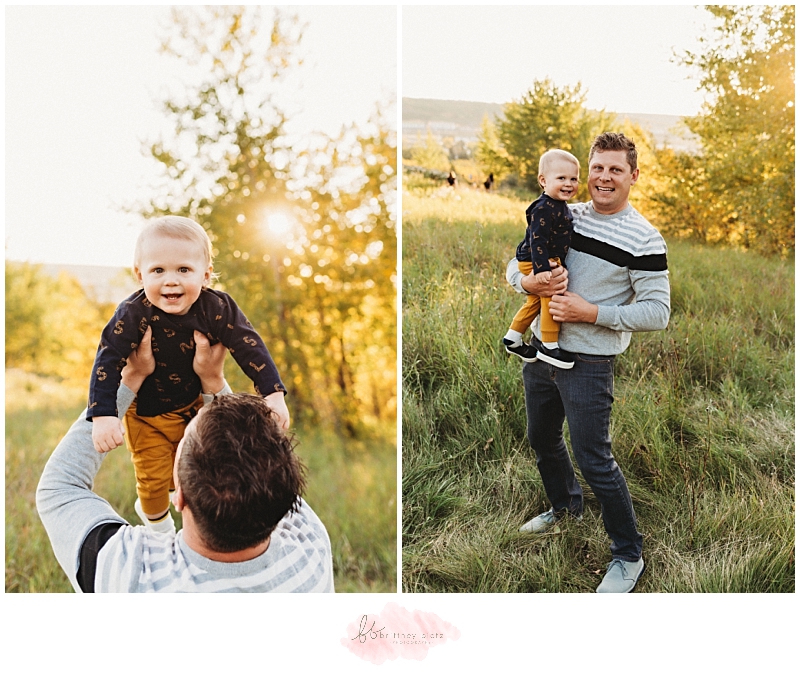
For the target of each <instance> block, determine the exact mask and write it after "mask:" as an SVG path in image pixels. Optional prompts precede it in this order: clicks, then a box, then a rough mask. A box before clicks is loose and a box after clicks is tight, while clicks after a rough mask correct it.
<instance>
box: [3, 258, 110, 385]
mask: <svg viewBox="0 0 800 678" xmlns="http://www.w3.org/2000/svg"><path fill="white" fill-rule="evenodd" d="M5 294H6V296H5V300H6V333H5V346H6V353H5V358H6V366H7V367H18V368H20V369H24V370H26V371H29V372H33V373H36V374H40V375H43V376H53V377H57V378H59V379H62V380H66V381H68V382H70V383H72V384H85V385H86V387H87V389H88V386H89V374H90V372H91V369H92V364H93V362H94V356H95V352H96V350H97V343H98V341H99V339H100V332H101V331H102V329H103V327H104V325H105V317H106V314H107V313H108V312H109V310H110V309H109V308H105V307H102V306H101V305H98V304H96V303H94V302H93V301H91V300H90V299H89V298H88V297H87V296H86V294H85V292H84V291H83V288H82V287H81V286H80V284H79V283H78V282H77V281H76V280H75V279H74V278H72V277H70V276H68V275H67V274H65V273H62V274H61V275H60V276H59V277H58V279H55V278H52V277H50V276H48V275H46V274H44V273H42V271H41V268H40V267H39V266H36V265H32V264H27V263H17V262H12V261H6V288H5Z"/></svg>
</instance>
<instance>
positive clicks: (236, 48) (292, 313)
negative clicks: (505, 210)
mask: <svg viewBox="0 0 800 678" xmlns="http://www.w3.org/2000/svg"><path fill="white" fill-rule="evenodd" d="M173 23H174V26H173V28H172V30H171V32H170V34H169V36H168V37H167V38H166V40H165V41H164V51H165V52H166V53H167V54H169V55H172V56H175V57H179V58H182V59H184V60H187V61H188V63H190V64H192V65H194V66H196V67H197V70H198V72H199V73H201V74H202V75H201V77H200V80H199V82H197V83H196V84H193V85H190V86H188V87H187V89H186V93H185V94H184V96H183V97H181V98H176V97H171V98H169V99H167V100H166V101H164V104H163V106H164V113H165V115H166V117H167V119H168V121H169V122H170V123H171V126H172V129H173V130H174V132H173V134H171V135H170V136H169V137H167V139H161V140H159V141H158V142H157V143H155V144H152V145H151V146H150V147H149V148H148V149H147V150H148V152H149V154H150V155H151V156H152V157H153V158H155V159H156V160H157V161H158V162H159V163H160V165H161V167H162V168H163V176H164V180H165V181H164V184H163V186H161V187H160V189H159V191H158V194H157V196H156V197H155V198H153V200H152V201H151V202H150V203H149V204H148V205H145V206H143V207H142V208H141V212H142V213H143V214H144V215H145V216H155V215H158V214H163V213H165V212H171V213H176V214H183V215H186V216H189V217H191V218H194V219H196V220H197V221H198V222H199V223H201V224H202V225H203V226H204V228H206V230H207V231H208V233H209V235H210V237H211V239H212V243H213V246H214V256H215V268H216V269H217V270H218V271H219V272H220V279H219V281H218V283H217V287H219V288H221V289H224V290H226V291H228V292H229V293H231V294H232V295H233V296H234V297H235V298H236V299H237V301H238V303H239V304H240V305H241V306H242V308H243V309H244V311H245V313H247V315H248V317H249V319H250V320H251V322H252V323H253V325H254V327H255V328H256V329H257V330H258V331H259V333H260V334H261V335H262V336H263V337H264V340H265V341H266V343H267V345H268V347H269V349H270V351H271V352H272V354H273V357H274V358H275V361H276V363H277V365H278V368H279V370H280V371H281V375H282V377H283V379H284V382H285V383H286V384H287V387H288V389H289V397H290V408H291V411H292V415H293V417H294V418H295V419H296V420H297V421H298V422H306V423H320V422H324V423H326V424H329V425H332V426H333V427H335V428H337V429H340V430H342V431H343V432H346V433H349V434H351V435H356V434H358V432H359V426H360V425H361V423H363V422H365V421H370V420H376V419H389V420H391V419H392V418H393V417H394V413H393V409H392V407H393V406H392V405H391V403H393V402H394V399H395V398H396V390H395V389H396V386H395V382H396V375H395V373H394V372H395V368H394V365H395V361H396V358H395V353H396V349H395V345H396V341H395V323H396V311H395V307H394V303H395V301H394V299H395V296H396V293H395V280H394V276H395V270H396V235H395V223H396V207H395V193H396V177H395V175H396V166H397V165H396V141H395V139H394V135H393V134H392V133H390V132H389V131H388V130H387V123H386V121H385V120H384V119H383V118H382V117H381V116H380V115H379V114H378V115H376V118H375V120H374V121H373V123H372V124H371V125H368V126H367V127H368V129H365V130H359V129H344V130H343V131H342V133H341V135H340V136H339V137H338V138H336V139H323V140H322V141H318V142H317V143H315V144H313V145H312V147H311V148H310V149H308V150H298V147H299V145H298V144H294V143H293V142H292V141H291V140H290V139H289V138H288V137H287V135H286V133H285V131H284V124H285V122H286V117H285V115H284V113H283V112H282V110H281V109H280V108H279V107H278V106H277V105H276V104H275V97H274V94H275V92H276V91H277V90H278V88H279V87H280V86H281V83H282V80H283V78H284V76H285V74H286V73H288V71H289V70H290V69H291V68H292V67H293V66H295V65H297V64H299V62H300V59H299V57H298V56H297V54H298V50H299V45H300V41H301V39H302V26H300V25H299V23H298V22H297V20H296V18H293V17H289V16H286V15H284V14H283V13H281V12H277V11H276V12H275V13H274V14H273V16H272V19H271V21H266V20H265V18H264V16H263V13H262V11H261V10H260V9H259V8H257V7H247V8H238V7H229V6H225V7H218V8H202V9H192V10H175V11H174V13H173ZM265 23H267V24H268V25H269V26H270V30H266V31H265V30H264V25H265ZM319 138H320V139H322V137H321V135H320V137H319ZM371 360H375V361H377V365H376V364H374V363H371ZM389 372H390V374H389ZM226 373H227V375H228V376H229V379H230V380H231V382H232V385H234V386H236V387H237V388H240V389H241V388H248V387H249V385H248V384H247V381H246V378H245V377H244V376H243V375H241V374H240V371H239V370H238V368H236V367H235V366H231V367H230V368H229V369H228V370H227V372H226ZM376 403H377V405H376Z"/></svg>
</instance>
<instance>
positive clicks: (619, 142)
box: [589, 132, 639, 172]
mask: <svg viewBox="0 0 800 678" xmlns="http://www.w3.org/2000/svg"><path fill="white" fill-rule="evenodd" d="M597 151H625V155H626V156H627V157H626V160H627V161H628V164H629V165H630V166H631V172H635V171H636V168H637V167H638V161H639V154H638V153H637V152H636V144H634V143H633V141H631V140H630V139H628V137H626V136H625V135H624V134H621V133H619V132H603V133H602V134H599V135H598V136H597V137H596V138H595V140H594V142H592V147H591V148H590V149H589V165H591V164H592V156H593V155H594V154H595V153H596V152H597Z"/></svg>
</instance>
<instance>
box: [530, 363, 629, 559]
mask: <svg viewBox="0 0 800 678" xmlns="http://www.w3.org/2000/svg"><path fill="white" fill-rule="evenodd" d="M522 381H523V383H524V385H525V410H526V413H527V416H528V441H529V442H530V445H531V447H532V448H533V450H534V451H535V452H536V464H537V466H538V467H539V473H540V474H541V476H542V481H543V483H544V490H545V492H546V494H547V498H548V499H549V500H550V503H551V504H552V506H553V510H554V511H555V512H556V513H560V512H564V511H568V512H570V513H572V514H573V515H576V516H579V515H581V514H582V513H583V492H582V491H581V487H580V485H579V484H578V480H577V478H576V477H575V469H574V468H573V466H572V461H571V459H570V456H569V452H568V451H567V446H566V444H565V442H564V435H563V428H564V418H565V417H566V420H567V425H568V426H569V432H570V442H571V443H572V451H573V454H574V455H575V461H576V462H577V464H578V468H579V469H580V471H581V473H582V474H583V477H584V479H585V480H586V482H587V483H588V485H589V487H591V488H592V492H594V494H595V496H596V497H597V499H598V500H599V502H600V506H601V508H602V512H603V524H604V525H605V528H606V532H607V533H608V536H609V537H611V542H612V544H611V554H612V556H613V557H614V558H620V559H621V560H626V561H631V562H633V561H637V560H639V558H641V555H642V535H641V534H640V533H639V531H638V529H637V527H636V514H635V513H634V512H633V503H632V502H631V495H630V492H628V484H627V483H626V482H625V477H624V476H623V475H622V471H621V470H620V468H619V466H618V465H617V462H616V461H615V460H614V457H613V455H612V454H611V435H610V433H609V427H610V422H611V405H612V403H613V402H614V356H600V355H588V354H583V353H578V354H576V357H575V366H574V367H573V368H572V369H570V370H562V369H559V368H558V367H554V366H553V365H550V364H548V363H546V362H543V361H541V360H538V361H536V362H534V363H527V364H526V365H525V367H524V368H523V370H522Z"/></svg>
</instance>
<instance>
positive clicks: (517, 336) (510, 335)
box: [503, 330, 522, 345]
mask: <svg viewBox="0 0 800 678" xmlns="http://www.w3.org/2000/svg"><path fill="white" fill-rule="evenodd" d="M503 338H504V339H508V340H509V341H511V342H513V343H514V345H517V344H521V343H522V332H517V331H516V330H509V331H508V332H506V336H505V337H503Z"/></svg>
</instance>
